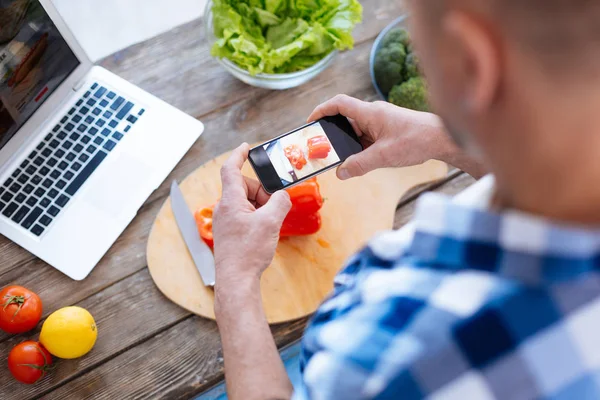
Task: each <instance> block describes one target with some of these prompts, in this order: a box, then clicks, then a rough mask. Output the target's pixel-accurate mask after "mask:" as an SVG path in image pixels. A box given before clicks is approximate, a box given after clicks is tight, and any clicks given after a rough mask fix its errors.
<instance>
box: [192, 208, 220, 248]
mask: <svg viewBox="0 0 600 400" xmlns="http://www.w3.org/2000/svg"><path fill="white" fill-rule="evenodd" d="M214 208H215V206H210V207H205V208H201V209H200V210H198V211H196V213H195V214H194V218H195V219H196V225H197V226H198V233H200V237H201V238H202V240H204V243H206V244H207V245H208V247H210V248H211V249H214V247H215V243H214V240H213V232H212V220H213V209H214Z"/></svg>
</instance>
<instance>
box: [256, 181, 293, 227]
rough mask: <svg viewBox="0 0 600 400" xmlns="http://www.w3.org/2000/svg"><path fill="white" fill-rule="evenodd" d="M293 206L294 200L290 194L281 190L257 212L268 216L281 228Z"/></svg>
mask: <svg viewBox="0 0 600 400" xmlns="http://www.w3.org/2000/svg"><path fill="white" fill-rule="evenodd" d="M291 208H292V201H291V200H290V195H289V194H288V192H286V191H285V190H279V191H277V192H275V194H273V195H272V196H271V198H270V199H269V201H267V202H266V203H265V205H264V206H262V207H261V208H259V209H258V211H257V212H258V213H260V214H261V215H263V216H265V217H268V218H269V219H270V220H271V221H272V222H273V223H274V224H275V226H276V227H277V228H278V229H281V225H282V224H283V220H284V219H285V217H286V216H287V214H288V212H290V209H291Z"/></svg>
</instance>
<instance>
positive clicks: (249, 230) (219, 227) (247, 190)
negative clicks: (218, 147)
mask: <svg viewBox="0 0 600 400" xmlns="http://www.w3.org/2000/svg"><path fill="white" fill-rule="evenodd" d="M249 149H250V148H249V146H248V144H246V143H244V144H242V145H241V146H240V147H238V148H237V149H235V150H234V151H233V153H232V154H231V156H230V157H229V159H228V160H227V161H226V162H225V164H224V165H223V167H222V168H221V181H222V184H223V196H222V197H221V200H220V201H219V203H218V204H217V206H216V207H215V212H214V216H213V234H214V241H215V265H216V275H217V276H216V283H217V285H220V284H224V283H229V282H239V281H240V280H247V279H251V280H254V279H255V280H259V279H260V276H261V274H262V273H263V271H264V270H265V269H266V268H267V267H268V266H269V265H270V264H271V261H272V260H273V256H274V255H275V248H276V247H277V242H278V241H279V231H280V229H281V225H282V223H283V220H284V218H285V217H286V215H287V213H288V212H289V210H290V208H291V202H290V197H289V195H288V194H287V192H285V191H283V190H280V191H278V192H277V193H275V194H274V195H273V196H269V194H268V193H266V192H265V191H264V189H263V188H262V186H261V185H260V183H259V182H258V181H256V180H254V179H250V178H247V177H245V176H243V175H242V172H241V168H242V166H243V165H244V162H246V160H247V159H248V151H249Z"/></svg>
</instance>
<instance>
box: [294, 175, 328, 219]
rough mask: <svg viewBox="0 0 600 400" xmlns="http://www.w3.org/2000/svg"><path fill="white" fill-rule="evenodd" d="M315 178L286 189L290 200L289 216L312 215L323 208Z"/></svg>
mask: <svg viewBox="0 0 600 400" xmlns="http://www.w3.org/2000/svg"><path fill="white" fill-rule="evenodd" d="M320 189H321V188H320V187H319V183H318V182H317V178H311V179H308V180H306V181H304V182H302V183H300V184H298V185H296V186H292V187H291V188H289V189H287V192H288V193H289V195H290V200H292V209H291V210H290V214H292V213H293V214H296V213H300V214H313V213H316V212H317V211H319V210H320V209H321V207H323V197H322V196H321V190H320Z"/></svg>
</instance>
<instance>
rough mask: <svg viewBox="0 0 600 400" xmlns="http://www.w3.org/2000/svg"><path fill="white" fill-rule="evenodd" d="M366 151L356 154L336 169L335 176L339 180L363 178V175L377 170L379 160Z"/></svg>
mask: <svg viewBox="0 0 600 400" xmlns="http://www.w3.org/2000/svg"><path fill="white" fill-rule="evenodd" d="M369 150H371V149H366V150H363V151H361V152H360V153H358V154H354V155H351V156H350V157H348V158H347V159H346V161H344V163H343V164H342V165H340V166H339V167H338V169H337V176H338V178H339V179H341V180H346V179H350V178H354V177H357V176H363V175H364V174H366V173H368V172H371V171H373V170H374V169H377V168H379V167H380V166H381V165H380V164H381V159H380V158H379V157H376V156H375V155H374V154H373V153H372V152H371V151H369Z"/></svg>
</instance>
